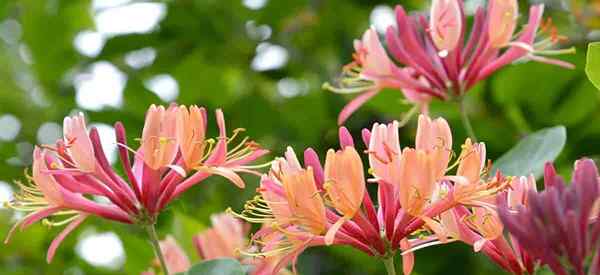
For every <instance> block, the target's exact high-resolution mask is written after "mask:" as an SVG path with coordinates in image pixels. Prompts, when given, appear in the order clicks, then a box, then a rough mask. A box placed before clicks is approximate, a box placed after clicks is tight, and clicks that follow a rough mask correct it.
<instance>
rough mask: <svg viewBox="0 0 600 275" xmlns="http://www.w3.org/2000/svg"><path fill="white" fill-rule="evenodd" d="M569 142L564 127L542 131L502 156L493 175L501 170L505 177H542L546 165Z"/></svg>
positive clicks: (493, 170) (494, 167)
mask: <svg viewBox="0 0 600 275" xmlns="http://www.w3.org/2000/svg"><path fill="white" fill-rule="evenodd" d="M566 140H567V130H566V129H565V127H564V126H556V127H552V128H546V129H542V130H540V131H537V132H535V133H533V134H530V135H529V136H527V137H525V138H524V139H523V140H521V141H520V142H519V143H517V145H516V146H515V147H513V148H512V149H510V151H508V152H506V153H505V154H504V155H502V156H501V157H500V158H499V159H498V160H497V161H496V162H495V164H494V166H493V168H492V175H493V174H494V173H496V171H497V170H500V171H501V172H502V173H503V174H505V175H511V176H527V175H530V174H533V175H534V176H536V177H539V176H541V175H542V172H543V169H544V164H545V163H546V162H548V161H553V160H554V159H556V157H558V155H559V154H560V152H561V151H562V149H563V147H564V146H565V142H566Z"/></svg>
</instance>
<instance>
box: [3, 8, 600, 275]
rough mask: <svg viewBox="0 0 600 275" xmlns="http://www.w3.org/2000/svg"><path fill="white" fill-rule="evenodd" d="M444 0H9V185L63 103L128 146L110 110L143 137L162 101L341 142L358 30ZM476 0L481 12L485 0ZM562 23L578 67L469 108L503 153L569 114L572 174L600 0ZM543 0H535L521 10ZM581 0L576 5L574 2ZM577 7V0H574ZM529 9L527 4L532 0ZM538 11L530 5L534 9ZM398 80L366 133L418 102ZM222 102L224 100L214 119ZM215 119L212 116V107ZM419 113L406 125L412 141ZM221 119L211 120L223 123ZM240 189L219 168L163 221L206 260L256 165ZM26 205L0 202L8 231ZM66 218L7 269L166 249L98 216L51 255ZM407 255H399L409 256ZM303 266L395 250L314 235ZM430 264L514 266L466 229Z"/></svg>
mask: <svg viewBox="0 0 600 275" xmlns="http://www.w3.org/2000/svg"><path fill="white" fill-rule="evenodd" d="M428 2H429V1H417V0H413V1H398V0H396V1H375V0H370V1H369V0H352V1H349V0H180V1H174V0H173V1H162V2H149V1H130V0H93V1H92V0H44V1H40V0H18V1H14V0H2V1H0V171H1V173H0V196H1V197H0V201H4V200H7V199H9V198H10V194H11V192H12V190H14V187H13V185H12V183H11V182H12V181H13V180H15V179H20V178H22V177H23V171H24V169H25V168H26V167H27V166H28V165H29V164H30V163H31V152H32V149H33V145H34V144H40V143H52V142H53V141H54V140H55V139H56V138H58V137H59V136H60V134H61V131H62V130H61V124H62V118H63V117H64V116H66V115H69V114H72V113H73V112H78V111H82V112H84V113H85V114H86V116H87V118H88V120H89V121H90V123H91V124H93V125H96V126H97V127H99V129H100V131H101V134H102V135H103V138H104V140H105V141H106V144H105V146H106V148H107V149H108V150H109V151H112V150H114V149H111V148H114V143H113V142H112V140H113V139H114V136H111V135H113V134H112V133H111V130H112V128H111V125H112V124H113V123H114V122H115V121H118V120H120V121H122V122H123V123H124V124H125V126H126V128H127V130H128V133H129V136H130V138H131V139H132V140H133V138H135V137H139V135H140V134H141V128H142V126H143V115H144V112H145V110H146V108H147V107H148V105H150V104H168V102H177V103H181V104H198V105H203V106H206V107H208V108H209V109H210V110H214V109H216V108H223V109H224V111H225V115H226V120H227V123H228V126H229V129H230V130H231V129H233V128H238V127H243V128H246V129H247V131H246V133H247V134H248V135H249V136H251V137H253V138H254V139H255V140H257V141H258V142H259V143H261V144H262V145H263V146H264V147H266V148H270V149H272V151H273V153H272V154H271V156H270V157H273V156H277V155H279V154H280V153H281V152H282V151H283V150H284V149H285V147H286V146H287V145H291V146H293V147H294V148H296V150H297V151H301V150H303V149H304V148H305V147H308V146H312V147H314V148H316V149H317V151H319V152H323V153H324V152H325V150H326V149H327V148H329V147H333V146H336V144H337V127H336V124H335V121H336V116H337V114H338V112H339V111H340V110H341V108H342V107H343V105H344V104H345V103H346V102H347V101H348V99H349V97H343V96H340V95H337V94H333V93H330V92H326V91H322V90H321V88H320V87H321V84H322V83H323V82H325V81H330V80H332V79H333V78H335V77H336V76H337V74H338V73H339V71H340V68H341V66H342V65H344V64H346V63H348V62H349V61H350V60H351V54H352V51H353V49H352V40H353V39H355V38H357V37H359V36H360V35H361V34H362V32H363V31H364V30H365V29H366V28H368V27H369V25H374V26H375V27H376V28H378V29H383V28H384V27H385V26H386V25H389V24H393V13H392V8H393V6H394V5H396V4H402V5H404V6H405V7H406V8H407V9H408V10H419V9H426V8H427V5H428ZM484 2H485V1H481V0H479V1H478V0H469V1H466V7H467V11H468V12H472V11H473V9H474V8H473V7H475V6H477V5H480V4H482V3H484ZM539 2H546V3H547V4H548V6H547V7H548V10H547V13H546V16H551V17H552V18H553V19H554V22H555V23H556V24H557V26H558V27H559V30H560V32H561V33H563V34H565V35H567V36H568V37H569V38H570V41H569V42H568V45H565V46H569V45H574V46H576V47H577V51H578V53H577V54H576V55H572V56H567V57H565V59H566V60H569V61H571V62H573V63H575V64H576V65H577V69H576V70H573V71H569V70H564V69H561V68H558V67H554V66H549V65H544V64H536V63H526V64H519V65H511V66H508V67H507V68H504V69H502V70H501V71H500V72H499V73H497V74H495V75H494V76H493V77H491V78H490V79H489V80H488V81H485V82H483V83H481V84H480V85H478V86H477V87H476V88H475V89H473V90H472V91H471V92H470V93H469V95H468V111H469V113H470V115H471V117H472V120H473V124H474V128H475V131H476V133H477V135H478V137H479V139H480V140H482V141H485V142H486V144H487V148H488V154H489V158H491V159H495V158H497V157H498V156H500V155H501V154H502V153H503V152H505V151H507V150H508V149H509V148H511V147H512V146H513V145H514V144H515V143H516V142H517V141H518V140H519V139H520V138H521V137H523V136H524V135H526V134H527V133H530V132H532V131H535V130H538V129H541V128H544V127H548V126H553V125H558V124H563V125H565V126H566V127H567V129H568V141H567V147H566V149H565V150H564V151H563V153H562V154H561V156H560V157H559V159H558V160H557V166H558V168H559V170H560V171H561V172H562V173H563V174H568V170H569V169H570V167H571V164H572V162H573V161H574V160H575V159H577V158H579V157H582V156H589V157H594V158H596V157H598V156H599V154H600V123H599V122H600V108H598V105H599V103H600V102H599V100H600V97H599V96H600V93H598V91H597V90H595V89H594V88H593V86H592V85H591V84H590V83H589V82H588V81H587V79H586V77H585V74H584V73H583V64H584V60H585V45H586V43H587V42H589V41H593V40H596V39H597V38H598V37H600V29H599V30H596V29H597V27H598V21H600V18H599V17H598V14H600V13H599V12H600V5H599V4H598V3H595V2H598V1H578V2H574V1H570V0H549V1H540V0H536V1H531V3H539ZM531 3H528V2H526V1H520V4H521V11H524V10H525V9H526V8H527V6H528V5H529V4H531ZM574 5H575V6H574ZM574 7H575V8H574ZM525 17H526V16H525ZM524 19H526V18H521V21H524ZM409 107H410V106H407V105H405V104H404V103H403V101H402V96H401V94H400V93H399V92H398V91H384V92H383V93H381V94H380V95H379V96H377V97H376V98H375V99H374V100H372V101H370V102H369V103H368V104H367V105H366V106H365V107H364V108H362V109H360V110H359V111H358V112H357V113H356V114H355V115H354V116H352V117H351V118H350V120H349V121H348V122H347V126H348V127H349V128H350V130H351V132H352V133H353V134H354V135H356V136H357V137H358V136H359V135H360V129H362V128H364V127H370V125H371V124H372V123H373V122H375V121H381V122H385V121H390V120H393V119H400V118H401V116H402V114H403V113H404V112H406V111H407V110H408V109H409ZM431 110H432V111H431V112H432V115H433V116H444V117H446V118H447V119H448V120H449V122H450V123H451V126H453V133H454V136H455V140H456V142H455V144H456V146H455V150H458V149H459V147H458V143H459V142H460V141H462V140H463V139H464V138H465V132H464V130H463V127H462V125H461V124H460V119H459V114H458V112H457V106H456V105H455V104H454V103H440V102H436V103H434V104H433V106H432V108H431ZM212 118H214V116H212V114H211V119H212ZM212 122H214V121H211V123H212ZM415 126H416V125H415V123H414V120H413V121H412V122H411V123H409V124H408V125H407V126H406V127H404V128H403V129H401V136H402V137H401V141H402V143H403V144H405V145H411V144H413V140H414V132H415ZM214 128H215V126H214V123H212V128H211V131H212V133H213V134H214V133H215V129H214ZM246 179H247V182H248V187H247V188H246V190H243V191H240V190H238V189H236V187H234V186H233V185H231V184H229V183H226V182H225V181H224V180H221V179H219V178H216V177H213V178H211V179H210V180H208V181H205V182H204V183H203V184H201V185H198V186H196V187H195V188H193V189H192V190H191V191H190V192H188V193H186V194H185V195H184V196H183V197H182V198H181V199H179V200H178V201H176V202H174V203H173V204H171V205H170V207H169V208H168V209H167V211H165V212H164V213H163V214H162V215H161V220H160V224H159V233H160V234H161V235H162V236H164V234H166V233H171V234H173V235H174V236H175V237H176V239H177V240H178V241H179V242H180V243H182V244H183V245H184V246H185V248H186V249H187V251H188V252H189V254H190V255H191V256H193V257H192V259H194V260H197V256H196V255H195V253H194V251H193V248H192V245H191V240H190V239H191V236H192V234H194V233H196V232H198V231H200V230H201V229H202V228H204V227H205V225H206V224H207V223H208V217H209V215H210V214H211V213H214V212H218V211H222V210H224V209H225V208H227V207H228V206H233V208H234V209H240V208H241V206H242V205H243V201H244V200H246V199H249V198H251V197H252V194H253V192H254V188H255V187H256V185H257V179H256V178H252V177H248V178H246ZM18 217H19V214H18V213H14V212H12V211H9V210H7V209H2V208H0V236H2V237H4V235H5V234H6V232H7V231H8V229H9V227H10V225H11V224H13V223H14V222H15V219H17V218H18ZM57 233H58V230H57V229H48V228H45V227H44V226H43V225H41V224H36V225H34V226H32V227H31V228H30V229H29V230H27V231H25V232H20V233H18V234H16V235H15V236H14V238H13V240H12V241H11V243H10V244H8V245H5V246H3V247H2V249H0V274H139V273H140V271H142V270H145V269H146V268H147V267H148V265H149V264H150V263H151V260H152V251H151V249H150V246H149V244H148V243H147V242H146V241H145V240H144V238H143V234H142V232H140V231H138V230H136V229H133V228H131V227H128V226H124V225H120V224H116V223H112V222H107V221H103V220H100V219H97V218H92V219H89V220H88V221H86V223H85V224H84V225H83V226H81V227H80V228H79V229H78V230H77V231H76V232H74V234H72V235H70V236H69V237H68V238H67V240H66V241H65V242H64V243H63V244H62V247H61V248H60V249H59V252H58V254H57V256H56V258H55V260H54V262H52V264H49V265H48V264H46V263H45V253H46V248H47V247H48V245H49V243H50V242H51V240H52V239H53V237H54V236H55V235H56V234H57ZM398 264H399V260H398ZM299 271H300V273H301V274H306V275H309V274H382V273H383V272H384V270H383V265H382V264H381V263H380V262H377V261H376V260H375V259H370V258H368V257H366V256H365V255H363V254H360V253H359V252H357V251H355V250H352V249H348V248H344V247H332V248H317V249H310V250H309V251H307V252H306V253H304V254H303V256H302V257H301V258H300V262H299ZM415 274H502V271H500V270H499V269H498V268H496V267H495V266H494V265H493V264H491V263H490V262H489V261H488V260H487V259H486V258H485V257H483V256H481V255H477V254H474V253H472V249H471V248H469V247H467V246H466V245H462V244H458V243H456V244H450V245H446V246H440V247H437V248H430V249H424V250H422V251H419V252H417V263H416V269H415Z"/></svg>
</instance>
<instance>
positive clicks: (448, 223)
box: [412, 176, 538, 275]
mask: <svg viewBox="0 0 600 275" xmlns="http://www.w3.org/2000/svg"><path fill="white" fill-rule="evenodd" d="M497 177H500V178H501V176H497ZM506 180H507V181H508V183H507V184H508V189H507V190H506V191H505V192H503V193H501V194H500V195H498V200H501V201H502V203H501V204H506V205H509V208H510V209H511V211H513V210H516V209H518V208H520V207H526V206H527V205H528V201H529V199H528V197H529V196H530V194H532V193H535V192H536V191H535V190H536V189H535V188H536V187H535V179H534V178H533V176H530V177H513V178H510V179H506ZM486 199H487V200H488V202H487V203H486V204H485V205H484V206H480V205H466V204H462V205H459V206H457V207H455V208H453V209H451V210H450V211H447V212H444V213H442V214H441V215H440V216H439V217H435V218H434V219H435V220H437V221H439V223H436V221H432V222H431V223H433V224H435V225H436V226H433V227H432V230H433V231H435V234H434V235H431V236H428V237H425V238H421V239H420V240H415V241H414V243H413V244H412V245H413V251H414V250H418V249H422V248H425V247H429V246H432V245H438V244H443V243H448V242H452V241H461V242H463V243H466V244H468V245H471V246H473V249H474V251H475V252H481V253H483V254H485V255H486V256H488V258H490V259H491V260H492V261H493V262H494V263H496V264H497V265H498V266H500V267H501V268H503V269H504V270H506V271H507V272H510V273H512V274H519V275H520V274H524V273H527V274H533V272H534V268H535V266H536V264H537V262H538V261H537V260H535V259H533V258H532V256H531V255H530V254H529V253H528V252H527V251H525V250H524V249H523V247H521V245H520V243H519V242H518V241H517V239H515V237H514V236H513V235H510V234H509V235H508V236H506V237H505V236H504V235H503V229H504V226H503V225H502V223H501V221H500V217H499V215H498V212H497V211H496V208H495V201H494V200H495V199H494V198H493V197H490V196H488V197H486Z"/></svg>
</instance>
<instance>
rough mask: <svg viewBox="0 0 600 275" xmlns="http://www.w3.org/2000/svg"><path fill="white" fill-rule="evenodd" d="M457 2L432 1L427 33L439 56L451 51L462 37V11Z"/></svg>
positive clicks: (454, 0)
mask: <svg viewBox="0 0 600 275" xmlns="http://www.w3.org/2000/svg"><path fill="white" fill-rule="evenodd" d="M461 5H462V3H460V2H459V0H433V1H432V3H431V14H430V15H429V31H430V32H431V38H432V40H433V44H435V46H436V48H437V49H438V50H439V51H440V55H447V54H448V53H449V52H451V51H453V50H454V49H455V48H456V47H457V46H458V43H459V41H460V38H461V36H462V24H463V19H462V17H463V14H462V13H463V11H462V9H461Z"/></svg>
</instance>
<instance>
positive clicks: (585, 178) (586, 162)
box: [499, 159, 600, 275]
mask: <svg viewBox="0 0 600 275" xmlns="http://www.w3.org/2000/svg"><path fill="white" fill-rule="evenodd" d="M544 185H545V187H546V188H545V189H544V191H542V192H539V193H537V192H535V191H534V190H530V191H529V195H528V203H527V204H525V205H521V204H519V205H517V206H516V207H514V206H511V205H510V201H505V200H501V199H499V214H500V219H501V220H502V222H503V223H504V225H505V227H506V229H507V230H508V231H509V232H510V234H511V235H513V236H514V237H515V239H516V240H517V241H518V243H519V244H521V247H522V248H524V249H525V250H526V253H527V254H528V255H530V257H531V258H532V259H535V260H536V261H539V262H541V263H542V264H545V265H548V266H549V267H550V269H551V270H552V271H553V272H554V273H555V274H558V275H567V274H578V275H584V274H590V275H591V274H598V273H600V254H599V253H598V251H600V244H599V242H598V240H599V237H600V223H598V212H599V211H598V209H599V208H598V207H599V204H598V202H599V200H598V198H599V197H600V189H599V188H600V179H599V178H598V169H597V168H596V165H595V164H594V162H593V161H592V160H590V159H581V160H579V161H577V162H576V163H575V170H574V172H573V179H572V182H571V184H570V185H569V186H565V182H564V180H563V179H562V178H561V177H560V176H557V175H556V171H555V170H554V167H553V166H552V165H551V164H547V165H546V169H545V174H544Z"/></svg>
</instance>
